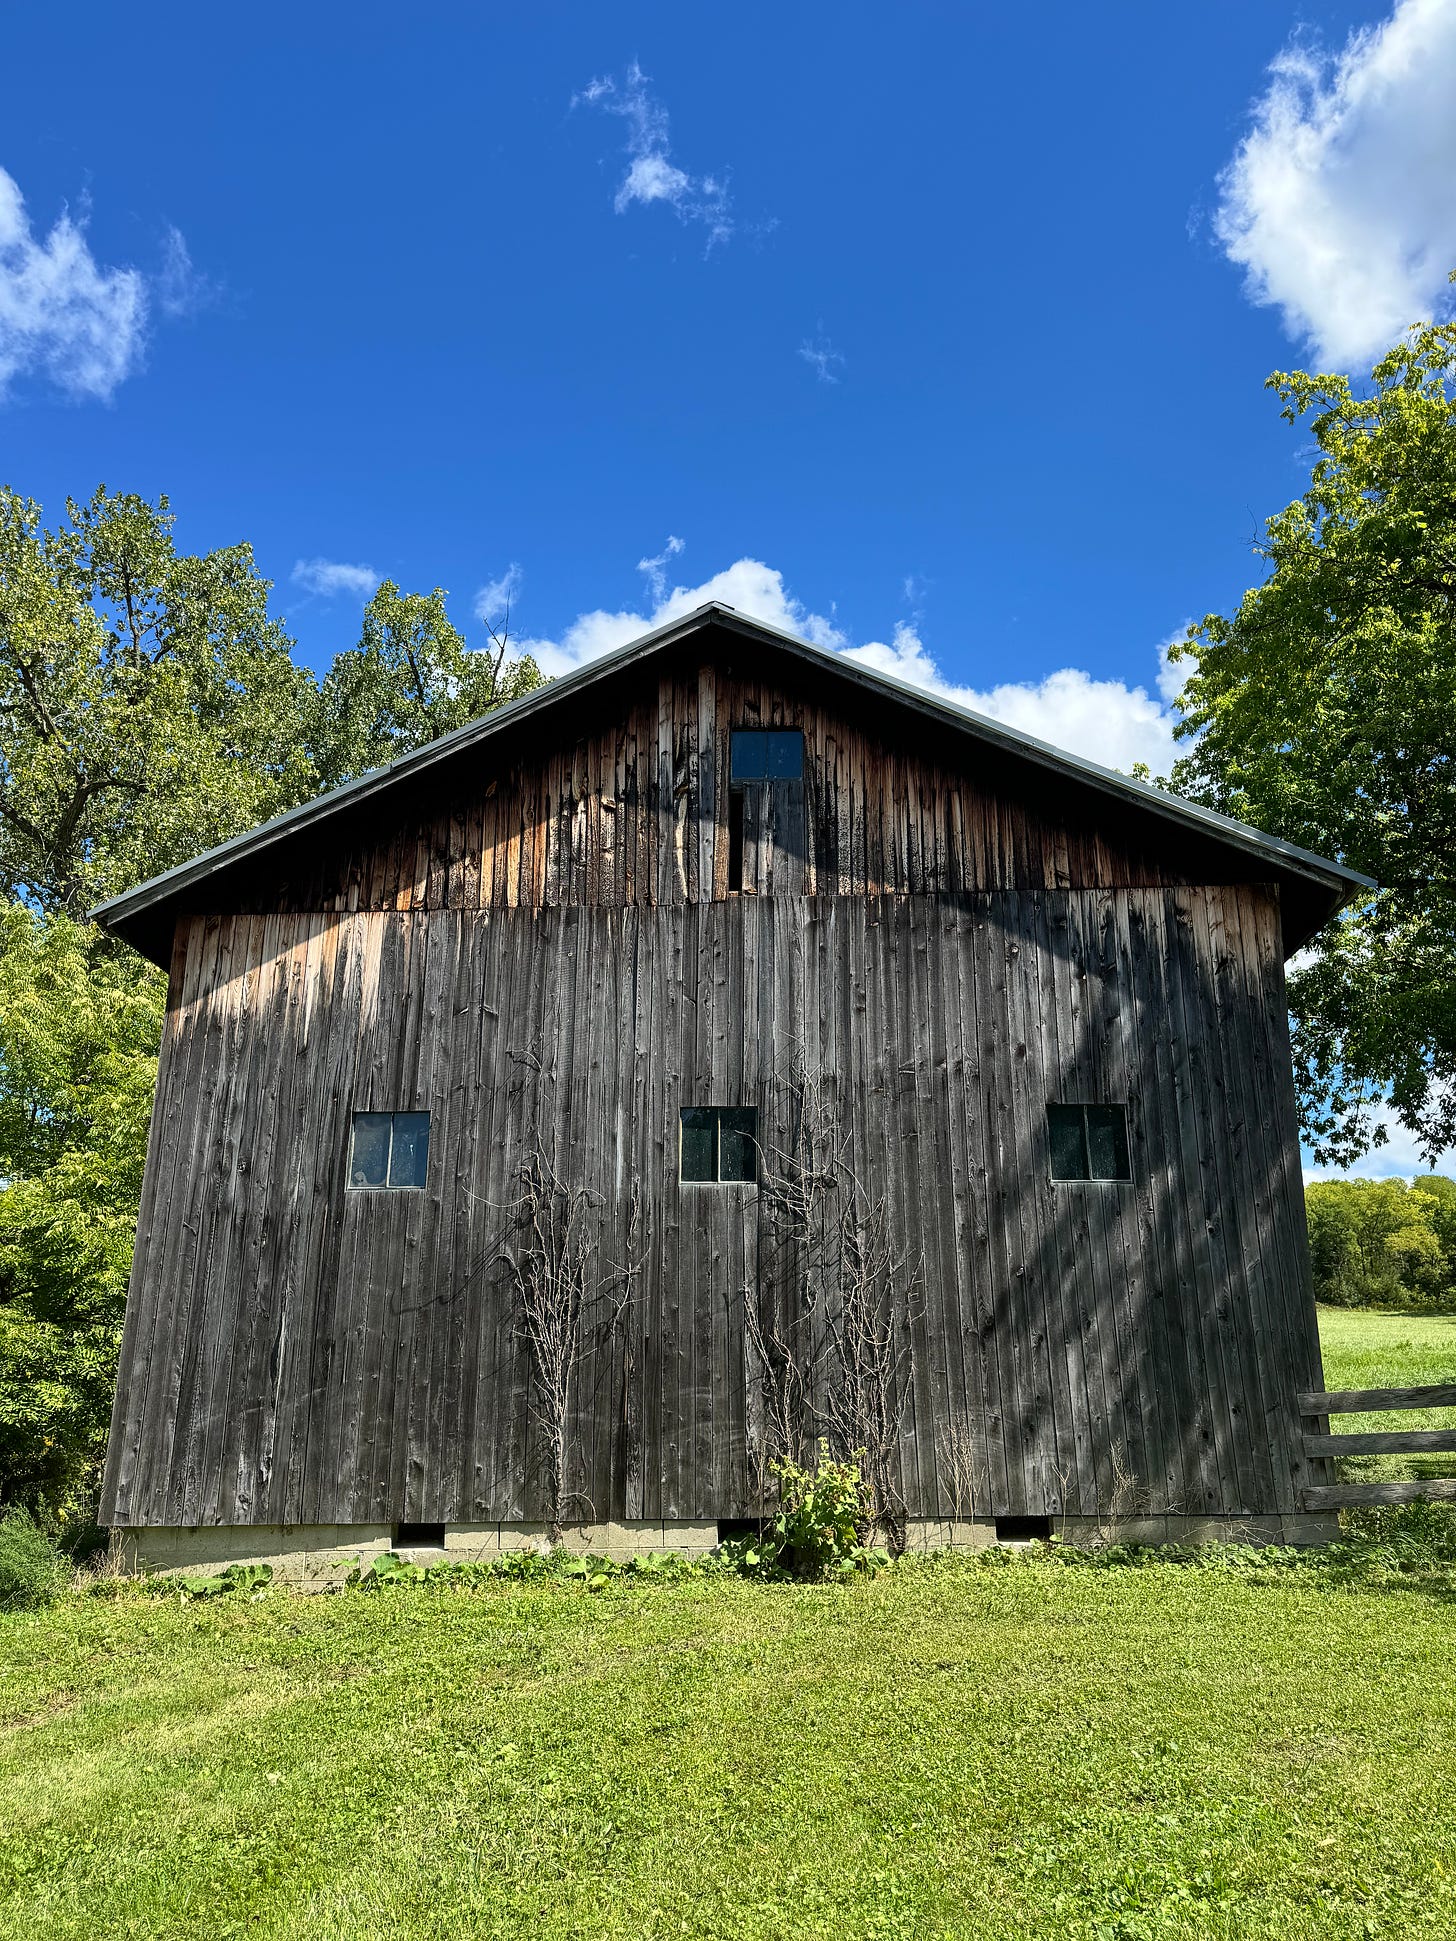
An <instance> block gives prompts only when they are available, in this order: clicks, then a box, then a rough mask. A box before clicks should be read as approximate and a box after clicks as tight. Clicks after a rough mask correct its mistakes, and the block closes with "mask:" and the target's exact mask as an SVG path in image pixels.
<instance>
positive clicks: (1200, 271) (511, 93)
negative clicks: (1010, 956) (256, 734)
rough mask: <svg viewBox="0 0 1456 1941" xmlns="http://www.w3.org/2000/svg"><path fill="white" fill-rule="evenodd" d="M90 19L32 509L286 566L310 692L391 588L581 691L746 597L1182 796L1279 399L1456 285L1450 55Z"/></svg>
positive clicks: (794, 27)
mask: <svg viewBox="0 0 1456 1941" xmlns="http://www.w3.org/2000/svg"><path fill="white" fill-rule="evenodd" d="M84 12H85V20H84V31H81V24H82V23H81V22H79V21H78V17H77V15H76V14H75V12H74V10H72V11H70V12H68V13H67V12H57V11H56V10H54V9H27V10H24V11H23V12H22V11H20V10H12V11H10V12H9V13H8V14H7V20H6V65H7V72H8V78H9V79H10V81H11V86H10V87H9V88H8V89H7V104H6V117H5V122H4V126H3V128H0V170H3V171H4V172H5V173H4V177H3V179H0V381H3V394H0V478H3V479H4V480H6V481H7V482H9V483H11V484H13V485H14V486H16V487H18V488H20V489H21V490H23V491H25V492H27V493H29V494H30V495H31V496H33V497H35V498H38V499H39V500H41V502H42V503H43V504H44V505H45V506H46V507H47V510H48V511H50V512H53V513H55V514H59V513H60V511H61V502H62V500H63V499H64V497H65V495H66V494H67V493H68V492H70V493H75V494H81V495H84V494H85V493H87V492H89V491H90V489H91V488H92V487H93V486H94V485H95V484H96V483H97V482H98V481H99V480H103V479H104V480H105V482H106V483H107V484H108V485H110V486H112V487H114V488H129V489H133V490H136V491H139V492H144V493H148V494H152V493H156V492H160V491H166V492H168V493H170V494H171V496H172V499H173V504H174V508H175V510H176V512H177V515H178V534H179V538H180V540H181V541H182V543H183V544H184V545H185V546H187V547H189V548H195V549H201V548H206V547H210V546H213V545H218V544H222V543H226V542H231V541H234V540H237V539H239V538H247V539H250V540H251V541H252V542H253V544H254V545H255V547H256V549H257V554H258V558H259V561H260V563H261V565H262V568H263V570H264V571H265V572H267V573H268V574H269V575H270V576H271V577H272V578H273V579H274V580H275V581H276V582H277V586H278V604H279V606H280V607H281V609H282V611H283V612H284V613H285V614H286V615H287V618H288V621H289V623H290V626H291V629H292V631H293V633H294V634H295V636H296V638H297V640H298V642H299V645H300V650H301V652H302V654H303V656H304V657H305V658H306V659H308V660H309V661H310V662H311V663H313V664H314V665H315V666H321V665H323V664H326V662H327V660H328V658H329V657H330V656H331V655H332V654H333V653H334V652H335V651H337V650H338V649H339V648H340V647H343V646H346V645H349V644H351V643H352V641H353V640H354V639H355V637H356V635H357V627H358V619H359V607H360V603H361V599H362V597H363V593H362V591H361V589H363V588H365V587H366V586H367V585H369V584H372V582H373V580H374V578H375V577H376V576H384V575H389V576H390V577H393V578H395V579H397V580H398V581H400V582H401V583H402V584H403V585H405V586H408V587H428V586H433V585H436V584H441V585H444V586H446V587H448V588H449V589H451V593H452V599H453V604H454V607H455V611H456V616H457V619H458V620H459V621H460V622H461V624H468V625H470V626H474V625H476V624H477V623H476V622H475V620H474V619H473V617H472V615H473V610H474V609H475V608H476V607H477V606H478V605H483V606H484V607H485V608H486V609H487V610H488V611H492V612H494V611H496V610H497V609H498V607H499V603H500V597H501V594H502V593H503V591H504V590H505V589H506V588H509V590H510V591H511V594H512V614H511V629H512V632H513V633H514V634H516V635H517V636H518V637H521V638H523V639H530V640H532V641H535V642H537V643H538V651H539V652H540V653H541V654H542V656H543V658H544V659H545V661H546V663H547V664H548V665H549V666H557V667H559V666H563V665H566V664H568V663H569V662H571V661H572V660H574V659H577V658H579V657H580V656H581V655H583V654H586V653H590V652H593V651H598V650H600V649H601V648H602V647H603V646H606V645H611V644H615V642H616V641H617V640H619V639H622V638H625V637H628V636H629V635H630V634H631V633H632V632H634V631H637V630H638V629H640V627H641V626H643V625H644V624H646V623H647V622H648V621H650V620H651V619H652V618H653V617H654V615H656V614H659V613H662V612H663V611H665V610H666V611H670V610H671V609H672V607H673V604H674V600H676V602H677V604H679V605H681V604H689V605H690V604H693V603H695V602H696V600H697V599H698V598H700V597H702V595H703V593H704V591H712V592H717V593H718V594H720V595H721V596H722V597H725V598H727V599H729V600H732V601H733V602H734V603H735V604H738V605H743V606H748V607H751V608H754V609H756V610H757V611H759V612H761V613H763V614H764V615H765V617H768V618H770V619H777V620H780V621H781V622H783V623H786V624H791V625H796V626H798V627H800V628H801V629H802V630H804V631H807V632H809V633H811V634H814V635H815V636H816V637H819V638H822V639H825V640H827V641H829V642H830V643H831V644H834V645H839V646H842V647H844V648H846V649H847V650H852V651H858V652H861V653H863V654H865V656H866V657H867V658H870V659H872V660H876V661H877V662H879V663H880V664H882V665H885V666H888V667H893V668H895V669H896V670H897V671H899V672H901V673H902V674H906V675H908V676H909V677H911V678H915V679H920V680H923V681H925V682H927V683H929V684H932V685H937V686H940V687H941V688H943V689H949V690H951V691H953V692H956V693H960V694H962V695H963V696H964V697H965V698H967V699H973V700H975V701H976V703H977V704H978V705H982V706H987V707H990V708H991V709H992V710H993V711H995V712H997V713H1000V714H1002V715H1003V716H1005V717H1006V718H1008V719H1012V720H1015V721H1017V722H1018V723H1020V724H1021V725H1024V726H1026V727H1029V728H1033V729H1035V730H1036V731H1037V732H1040V733H1043V734H1046V735H1048V736H1049V737H1050V738H1051V739H1053V740H1057V741H1060V742H1062V743H1064V744H1065V745H1068V746H1072V747H1076V748H1079V749H1080V750H1081V751H1083V752H1086V753H1091V754H1094V755H1099V756H1100V757H1101V758H1102V759H1105V760H1112V761H1115V762H1118V763H1119V764H1121V765H1124V766H1125V765H1127V764H1129V763H1130V762H1131V761H1132V760H1134V759H1137V758H1138V757H1140V756H1141V757H1143V758H1145V759H1148V760H1150V761H1152V762H1153V764H1154V766H1155V767H1156V766H1159V765H1166V759H1167V752H1168V749H1169V745H1170V744H1169V739H1168V726H1169V717H1168V714H1167V710H1166V705H1165V697H1164V695H1163V694H1162V693H1160V689H1159V676H1160V655H1159V646H1160V643H1161V642H1163V641H1164V640H1166V639H1167V638H1168V637H1169V636H1170V635H1171V634H1173V633H1175V632H1177V631H1180V630H1181V627H1182V625H1183V623H1184V622H1185V621H1186V619H1187V618H1188V617H1189V616H1190V615H1195V614H1197V615H1201V614H1203V613H1204V612H1206V611H1208V610H1210V609H1215V608H1221V607H1226V606H1227V605H1228V604H1229V603H1230V602H1232V601H1233V600H1235V599H1236V598H1237V597H1238V595H1239V593H1240V592H1241V591H1242V589H1243V588H1244V586H1245V585H1247V584H1248V582H1249V580H1250V578H1251V577H1252V576H1254V575H1255V574H1256V572H1257V567H1256V564H1255V562H1254V561H1253V560H1252V558H1251V555H1250V540H1251V537H1252V536H1253V534H1254V532H1255V530H1256V528H1257V525H1258V522H1259V521H1260V519H1261V518H1262V517H1263V516H1264V515H1265V514H1267V513H1268V512H1269V511H1271V510H1273V509H1275V508H1276V507H1278V506H1279V505H1281V504H1283V503H1284V502H1285V501H1286V500H1288V499H1289V498H1290V497H1292V496H1293V495H1294V494H1295V493H1296V492H1297V491H1298V490H1299V489H1300V488H1301V485H1302V482H1303V478H1304V473H1305V469H1306V468H1307V454H1305V453H1304V452H1303V450H1302V448H1301V443H1300V440H1299V438H1298V437H1297V436H1296V435H1294V434H1292V433H1291V432H1290V431H1289V430H1288V429H1286V428H1285V427H1284V426H1283V425H1282V424H1281V423H1280V421H1279V417H1278V412H1277V409H1276V408H1275V406H1274V403H1273V401H1272V400H1271V399H1270V398H1269V397H1268V396H1267V395H1266V394H1265V393H1264V392H1263V390H1262V388H1261V387H1262V382H1263V379H1264V377H1265V376H1266V374H1267V373H1268V372H1269V371H1270V370H1271V369H1274V368H1276V367H1279V366H1286V367H1287V366H1289V365H1291V364H1295V363H1301V362H1306V363H1307V362H1309V361H1311V360H1314V361H1319V362H1322V363H1325V364H1330V363H1335V364H1338V365H1339V366H1341V367H1345V366H1350V365H1354V364H1358V362H1359V360H1361V359H1362V358H1365V359H1368V356H1369V354H1370V353H1371V352H1372V351H1373V350H1375V349H1377V348H1378V347H1379V346H1380V345H1381V344H1382V343H1384V342H1386V341H1389V338H1390V337H1391V336H1392V335H1394V333H1395V331H1396V330H1398V329H1399V327H1400V325H1401V324H1402V323H1403V322H1404V321H1407V320H1409V319H1410V318H1413V317H1415V316H1418V315H1422V314H1425V315H1429V314H1430V313H1431V311H1432V309H1433V308H1434V307H1436V306H1438V305H1439V304H1440V303H1441V302H1443V301H1444V297H1445V281H1444V278H1445V271H1446V270H1447V269H1448V268H1449V267H1450V266H1451V264H1452V263H1453V262H1456V207H1453V205H1456V197H1453V188H1456V115H1453V114H1452V112H1451V104H1452V101H1453V100H1456V0H1399V4H1398V5H1397V6H1396V7H1395V10H1394V12H1393V13H1391V12H1389V11H1381V10H1380V9H1379V8H1375V9H1371V8H1360V7H1349V6H1339V5H1315V6H1314V7H1313V8H1310V7H1304V8H1302V9H1296V8H1295V7H1294V6H1291V5H1285V4H1282V0H1259V3H1258V4H1252V3H1248V0H1221V4H1220V5H1219V6H1217V7H1208V8H1186V7H1184V8H1172V7H1168V6H1167V5H1166V4H1160V5H1153V4H1141V3H1137V4H1124V5H1121V6H1119V7H1117V8H1115V9H1112V10H1108V9H1101V8H1097V9H1093V8H1087V7H1079V6H1071V5H1063V6H1056V7H1051V8H1048V9H1045V10H1043V11H1041V13H1040V14H1039V15H1033V14H1031V13H1029V12H1028V11H1027V10H1024V9H1022V10H1017V9H1009V8H997V9H992V8H989V7H979V6H977V7H972V6H968V5H966V4H964V0H960V3H959V4H924V5H919V4H912V5H909V6H905V7H898V8H894V9H887V8H885V7H883V6H877V7H870V6H867V5H862V4H849V5H840V6H836V7H834V8H829V7H827V6H816V5H804V6H796V7H783V6H776V7H772V8H769V7H763V6H760V5H756V4H751V3H750V4H740V5H737V6H734V7H732V8H728V7H721V6H717V7H714V6H694V7H684V6H682V5H681V4H678V5H673V6H667V5H661V6H650V5H628V6H617V7H611V8H605V7H602V6H600V5H590V6H588V5H583V4H574V5H568V4H562V5H553V6H545V7H538V8H529V9H527V8H505V7H482V6H478V5H477V6H460V5H455V6H450V5H437V6H433V7H430V8H428V9H411V10H404V9H400V8H398V7H389V8H386V7H383V6H376V5H372V4H364V5H357V4H356V5H351V6H349V7H347V8H346V7H343V6H328V5H311V6H308V7H298V6H292V7H289V8H287V9H284V8H282V7H278V6H275V5H272V4H268V0H259V3H258V4H255V5H254V6H252V7H251V8H250V9H249V10H248V12H247V16H246V27H245V28H240V26H239V21H240V19H241V17H240V16H237V15H235V14H229V13H226V12H220V11H218V10H215V9H199V8H195V7H187V8H183V7H181V6H177V5H174V4H162V5H157V6H153V7H151V8H149V9H147V10H146V13H145V16H144V18H143V19H141V20H140V21H139V20H138V19H137V17H135V16H134V15H129V14H126V13H125V12H124V11H120V10H117V9H115V8H110V7H100V6H90V7H87V8H86V9H85V10H84ZM1352 36H1354V37H1355V38H1354V39H1353V40H1352V38H1351V37H1352ZM17 83H19V85H17ZM22 198H23V201H22ZM349 569H353V570H352V571H351V570H349ZM492 588H494V589H495V594H494V596H492V593H491V591H490V589H492Z"/></svg>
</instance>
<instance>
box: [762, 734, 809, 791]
mask: <svg viewBox="0 0 1456 1941" xmlns="http://www.w3.org/2000/svg"><path fill="white" fill-rule="evenodd" d="M763 739H764V758H763V772H764V774H765V775H766V776H768V778H769V779H770V780H771V781H790V782H797V781H799V780H801V779H802V777H803V773H804V737H803V735H802V733H801V732H800V731H799V729H797V728H775V729H773V730H772V732H771V733H769V734H766V735H765V736H764V738H763Z"/></svg>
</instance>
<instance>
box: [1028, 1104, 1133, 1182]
mask: <svg viewBox="0 0 1456 1941" xmlns="http://www.w3.org/2000/svg"><path fill="white" fill-rule="evenodd" d="M1047 1126H1048V1129H1049V1131H1050V1133H1051V1154H1052V1178H1053V1179H1120V1180H1130V1179H1131V1178H1132V1163H1131V1160H1130V1157H1129V1153H1128V1143H1127V1107H1126V1106H1125V1105H1049V1106H1048V1107H1047Z"/></svg>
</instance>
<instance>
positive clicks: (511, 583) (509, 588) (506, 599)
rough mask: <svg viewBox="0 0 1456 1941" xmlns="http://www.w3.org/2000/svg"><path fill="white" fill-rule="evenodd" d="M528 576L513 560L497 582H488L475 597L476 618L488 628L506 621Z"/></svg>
mask: <svg viewBox="0 0 1456 1941" xmlns="http://www.w3.org/2000/svg"><path fill="white" fill-rule="evenodd" d="M525 579H526V576H525V574H524V573H523V572H522V571H521V569H520V567H519V566H518V565H517V564H516V562H515V560H512V561H511V563H510V565H509V566H508V567H507V568H506V570H505V571H504V573H502V574H501V576H500V578H499V579H497V580H487V581H486V583H485V585H484V586H483V587H481V589H480V590H479V592H478V593H477V594H476V596H475V617H476V619H477V620H483V621H484V622H485V624H486V626H487V627H494V626H495V625H497V623H498V622H500V621H502V620H504V619H505V618H506V617H507V615H508V614H509V613H510V610H511V607H512V606H513V605H514V604H515V601H516V598H517V596H518V595H519V593H520V591H521V588H522V586H523V585H524V584H525Z"/></svg>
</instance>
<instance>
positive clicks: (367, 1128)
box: [349, 1112, 430, 1187]
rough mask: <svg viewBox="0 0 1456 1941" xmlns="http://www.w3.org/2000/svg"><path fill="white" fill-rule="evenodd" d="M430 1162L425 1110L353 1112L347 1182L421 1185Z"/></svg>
mask: <svg viewBox="0 0 1456 1941" xmlns="http://www.w3.org/2000/svg"><path fill="white" fill-rule="evenodd" d="M429 1163H430V1115H429V1113H428V1112H356V1113H355V1114H354V1124H353V1128H352V1131H351V1135H350V1139H349V1184H350V1186H386V1187H389V1186H394V1187H405V1186H416V1187H417V1186H423V1185H424V1183H425V1173H426V1171H427V1169H428V1167H429Z"/></svg>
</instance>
